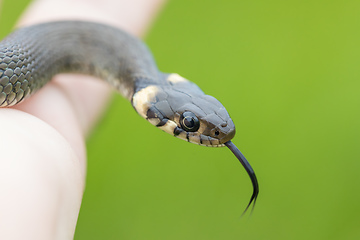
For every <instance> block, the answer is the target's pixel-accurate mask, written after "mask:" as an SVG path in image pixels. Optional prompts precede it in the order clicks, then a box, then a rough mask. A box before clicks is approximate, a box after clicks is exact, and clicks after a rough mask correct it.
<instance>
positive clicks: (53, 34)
mask: <svg viewBox="0 0 360 240" xmlns="http://www.w3.org/2000/svg"><path fill="white" fill-rule="evenodd" d="M60 73H79V74H86V75H91V76H94V77H97V78H99V79H103V80H105V81H107V82H108V83H109V84H110V85H111V86H112V87H113V88H114V89H115V90H116V91H118V92H119V93H120V94H121V95H122V96H123V97H125V98H126V99H128V100H129V101H130V103H131V105H132V107H133V108H134V109H135V111H136V112H137V113H138V114H139V115H140V116H142V117H143V118H145V119H146V120H147V121H148V122H150V123H151V124H152V125H154V126H156V127H157V128H159V129H160V130H162V131H164V132H166V133H169V134H171V135H173V136H175V137H177V138H180V139H182V140H185V141H187V142H190V143H194V144H198V145H202V146H208V147H224V146H226V147H228V148H229V149H230V150H231V152H232V153H233V154H234V155H235V156H236V157H237V159H238V160H239V161H240V163H241V164H242V165H243V167H244V168H245V170H246V171H247V173H248V175H249V177H250V179H251V182H252V185H253V193H252V195H251V198H250V202H249V203H248V205H247V207H246V209H245V211H244V213H245V212H246V211H247V210H248V208H249V207H250V206H251V204H252V203H253V207H252V209H254V206H255V203H256V199H257V197H258V193H259V185H258V181H257V178H256V175H255V172H254V170H253V169H252V167H251V165H250V164H249V162H248V161H247V159H246V158H245V157H244V155H243V154H242V153H241V152H240V150H239V149H238V148H237V147H236V146H235V144H234V143H233V142H232V141H231V140H232V139H233V137H234V136H235V125H234V122H233V121H232V119H231V118H230V116H229V113H228V112H227V110H226V109H225V107H224V106H223V105H222V104H221V103H220V102H219V101H218V100H217V99H216V98H214V97H212V96H210V95H206V94H205V93H204V92H203V91H202V90H201V89H200V88H199V87H198V86H197V85H196V84H195V83H193V82H191V81H189V80H187V79H186V78H184V77H182V76H180V75H179V74H177V73H163V72H161V71H160V70H159V69H158V67H157V65H156V62H155V60H154V58H153V56H152V54H151V52H150V50H149V49H148V47H147V46H146V45H145V43H143V42H142V41H141V40H140V39H138V38H136V37H135V36H132V35H130V34H129V33H127V32H125V31H123V30H121V29H119V28H116V27H113V26H108V25H105V24H101V23H95V22H86V21H56V22H47V23H40V24H35V25H31V26H27V27H23V28H19V29H16V30H15V31H13V32H12V33H11V34H9V35H8V36H7V37H5V38H4V39H3V40H2V41H1V42H0V107H10V106H13V105H15V104H18V103H20V102H22V101H23V100H25V99H27V98H28V97H30V96H31V95H32V94H35V93H36V92H37V91H38V90H39V89H41V88H42V87H43V86H44V85H45V84H46V83H47V82H49V81H50V80H51V79H52V78H53V77H54V76H55V75H57V74H60ZM78 91H82V89H78Z"/></svg>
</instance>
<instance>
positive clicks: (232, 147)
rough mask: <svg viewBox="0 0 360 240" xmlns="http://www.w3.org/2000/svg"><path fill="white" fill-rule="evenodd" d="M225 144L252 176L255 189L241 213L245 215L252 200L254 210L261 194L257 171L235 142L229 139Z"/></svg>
mask: <svg viewBox="0 0 360 240" xmlns="http://www.w3.org/2000/svg"><path fill="white" fill-rule="evenodd" d="M225 145H226V146H227V147H228V148H229V149H230V150H231V151H232V152H233V153H234V155H235V156H236V157H237V159H239V161H240V163H241V164H242V165H243V167H244V168H245V170H246V172H247V173H248V174H249V177H250V179H251V182H252V185H253V189H254V191H253V194H252V196H251V198H250V202H249V204H248V205H247V207H246V208H245V211H244V212H243V214H242V215H241V216H243V215H244V214H245V213H246V211H247V210H248V209H249V207H250V205H251V203H252V202H254V204H253V207H252V209H251V212H252V211H253V210H254V207H255V203H256V199H257V196H258V194H259V184H258V181H257V178H256V176H255V172H254V170H253V169H252V167H251V165H250V163H249V162H248V161H247V160H246V158H245V157H244V155H243V154H242V153H241V152H240V150H239V149H238V148H237V147H236V146H235V144H233V143H232V142H231V141H228V142H226V143H225Z"/></svg>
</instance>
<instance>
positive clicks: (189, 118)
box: [180, 112, 200, 132]
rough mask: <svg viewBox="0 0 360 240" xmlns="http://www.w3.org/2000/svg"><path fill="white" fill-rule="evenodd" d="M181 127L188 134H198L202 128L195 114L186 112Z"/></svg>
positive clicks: (181, 120)
mask: <svg viewBox="0 0 360 240" xmlns="http://www.w3.org/2000/svg"><path fill="white" fill-rule="evenodd" d="M180 125H181V127H182V128H183V129H184V130H185V131H187V132H196V131H197V130H198V129H199V127H200V122H199V119H198V118H197V117H196V116H195V114H194V113H192V112H184V113H183V114H181V116H180Z"/></svg>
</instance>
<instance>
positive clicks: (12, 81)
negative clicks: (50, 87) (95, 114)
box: [0, 21, 161, 106]
mask: <svg viewBox="0 0 360 240" xmlns="http://www.w3.org/2000/svg"><path fill="white" fill-rule="evenodd" d="M64 72H72V73H83V74H88V75H93V76H96V77H99V78H101V79H105V80H107V81H109V82H110V83H111V85H113V86H114V87H115V88H116V89H118V90H119V91H120V92H121V93H122V95H124V96H125V97H126V98H127V99H129V100H130V98H131V96H132V95H133V93H134V88H135V86H136V80H137V79H151V81H152V82H157V81H159V80H160V79H161V78H159V77H158V75H159V72H158V69H157V67H156V65H155V62H154V60H153V58H152V56H151V54H150V52H149V51H148V49H147V47H146V46H145V45H144V44H143V43H142V42H141V41H139V40H138V39H137V38H134V37H132V36H130V35H129V34H126V33H124V32H123V31H119V29H116V28H113V27H110V26H106V25H102V24H97V23H88V22H79V21H68V22H52V23H45V24H40V25H34V26H30V27H26V28H21V29H19V30H17V31H15V32H14V33H12V34H11V35H9V36H8V37H7V38H6V39H4V40H3V41H2V42H1V45H0V84H1V87H0V90H1V93H0V106H8V105H14V104H16V103H18V102H20V101H21V100H22V99H24V98H26V97H28V96H30V94H31V93H34V92H36V91H37V90H38V89H40V88H41V87H42V86H43V85H44V84H46V83H47V82H48V81H50V80H51V78H52V77H53V76H54V75H56V74H58V73H64Z"/></svg>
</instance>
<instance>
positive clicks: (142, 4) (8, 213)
mask: <svg viewBox="0 0 360 240" xmlns="http://www.w3.org/2000/svg"><path fill="white" fill-rule="evenodd" d="M163 2H164V0H131V1H126V0H38V1H35V2H34V3H33V4H32V5H31V6H30V7H29V8H28V10H27V11H26V12H25V14H24V16H23V17H22V19H21V20H20V23H19V26H27V25H32V24H35V23H40V22H46V21H52V20H66V19H68V20H70V19H78V20H89V21H97V22H102V23H107V24H110V25H113V26H117V27H120V28H122V29H124V30H126V31H128V32H130V33H132V34H134V35H137V36H141V35H142V34H144V32H145V30H146V28H147V27H148V26H149V21H150V20H151V19H152V18H153V16H154V15H155V13H156V11H157V10H158V9H159V8H160V6H161V4H162V3H163ZM78 87H81V88H82V89H84V91H82V93H80V94H79V92H78V91H76V89H77V88H78ZM109 96H110V89H109V87H108V86H107V84H106V83H104V82H102V81H99V80H97V79H93V78H92V77H88V76H79V75H72V74H67V75H61V76H60V75H59V76H56V77H55V79H54V80H53V81H52V82H50V83H48V84H47V85H46V86H45V87H44V88H43V89H41V90H40V91H39V92H38V93H36V94H35V95H34V96H32V97H31V98H29V99H27V100H26V101H25V102H23V103H21V104H20V105H18V106H15V107H14V108H11V109H8V108H7V109H0V111H1V114H0V126H2V130H1V138H0V146H1V147H0V149H1V158H0V239H37V240H41V239H47V240H48V239H72V238H73V235H74V230H75V225H76V221H77V217H78V213H79V208H80V204H81V199H82V194H83V189H84V185H85V184H84V182H85V175H86V153H85V142H84V139H85V136H86V134H87V132H88V131H89V130H90V129H91V127H92V126H93V124H94V122H96V119H97V118H98V116H99V115H101V113H102V112H103V109H104V108H105V109H106V107H105V106H106V103H107V102H108V100H109Z"/></svg>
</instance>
